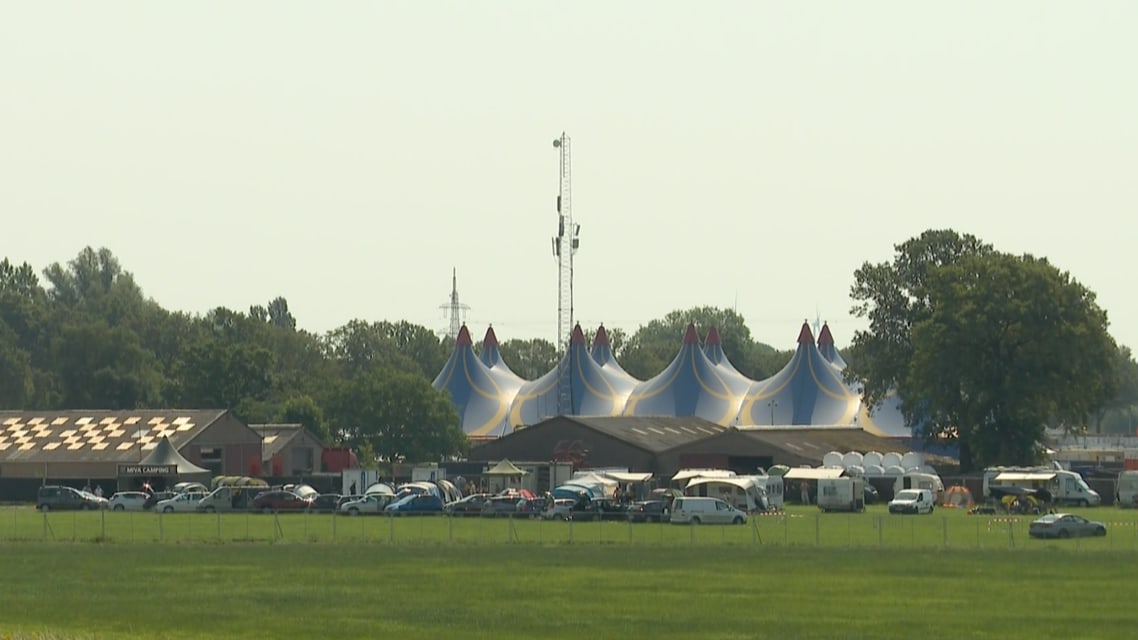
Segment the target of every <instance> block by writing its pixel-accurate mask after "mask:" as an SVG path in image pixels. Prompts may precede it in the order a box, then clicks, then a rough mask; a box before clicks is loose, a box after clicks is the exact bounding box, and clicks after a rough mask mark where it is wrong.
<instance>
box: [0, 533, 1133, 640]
mask: <svg viewBox="0 0 1138 640" xmlns="http://www.w3.org/2000/svg"><path fill="white" fill-rule="evenodd" d="M1053 549H1054V547H1053V546H1048V547H1043V548H1041V549H1040V550H1036V551H1028V552H1024V553H1008V552H1007V551H994V550H987V551H958V550H949V551H927V550H909V549H892V550H877V549H866V550H859V551H854V552H851V551H849V550H841V549H827V548H823V549H807V548H793V547H781V548H770V547H759V548H754V547H736V546H715V545H713V546H698V547H694V548H685V547H663V548H661V547H649V546H636V545H633V546H628V545H548V546H539V545H508V544H498V545H493V544H487V545H483V546H477V547H475V546H461V545H404V546H395V547H392V546H388V545H383V544H361V543H343V544H335V545H332V544H328V545H324V544H259V543H258V544H221V545H216V544H214V545H210V544H152V543H139V544H133V545H129V544H108V545H96V544H60V543H38V542H27V543H21V544H14V545H13V544H7V545H4V547H3V553H0V575H3V576H5V586H4V599H3V603H2V605H0V637H4V635H5V633H8V634H13V633H15V632H23V633H28V632H36V633H43V634H47V635H49V636H50V637H57V638H222V637H224V638H273V637H288V638H307V637H311V638H317V637H318V638H375V637H384V636H387V635H389V634H391V635H396V636H397V637H400V638H439V637H458V638H493V639H495V640H502V639H504V638H534V637H541V638H582V637H587V638H641V637H668V638H755V637H780V638H912V637H914V636H918V637H923V638H990V637H1000V638H1040V637H1078V638H1129V637H1133V634H1134V628H1135V625H1136V624H1138V612H1136V611H1135V609H1134V607H1133V606H1132V589H1130V584H1131V583H1132V567H1133V566H1134V559H1135V558H1134V554H1133V553H1132V552H1109V551H1105V552H1102V553H1090V554H1078V553H1057V552H1055V551H1054V550H1053Z"/></svg>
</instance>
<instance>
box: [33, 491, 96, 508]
mask: <svg viewBox="0 0 1138 640" xmlns="http://www.w3.org/2000/svg"><path fill="white" fill-rule="evenodd" d="M100 507H101V505H100V499H99V498H96V497H95V496H94V495H93V494H90V493H87V492H85V491H79V490H78V489H72V488H71V487H63V486H59V485H47V486H43V487H40V488H39V491H37V492H36V509H39V510H40V511H63V510H72V511H74V510H76V509H91V510H94V509H99V508H100Z"/></svg>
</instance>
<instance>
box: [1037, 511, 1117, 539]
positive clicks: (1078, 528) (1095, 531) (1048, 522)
mask: <svg viewBox="0 0 1138 640" xmlns="http://www.w3.org/2000/svg"><path fill="white" fill-rule="evenodd" d="M1027 533H1028V535H1030V536H1031V537H1033V538H1089V537H1092V536H1100V537H1101V536H1105V535H1106V525H1105V524H1103V523H1101V522H1094V521H1093V520H1087V519H1086V518H1084V517H1083V516H1080V515H1076V514H1074V513H1049V514H1047V515H1045V516H1043V517H1042V518H1039V519H1037V520H1034V521H1033V522H1032V523H1031V525H1030V526H1029V527H1028V529H1027Z"/></svg>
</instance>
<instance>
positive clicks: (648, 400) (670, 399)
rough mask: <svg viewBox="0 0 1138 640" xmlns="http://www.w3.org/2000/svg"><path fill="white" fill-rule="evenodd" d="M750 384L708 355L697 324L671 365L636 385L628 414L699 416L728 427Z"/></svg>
mask: <svg viewBox="0 0 1138 640" xmlns="http://www.w3.org/2000/svg"><path fill="white" fill-rule="evenodd" d="M748 386H749V385H748V381H747V380H745V379H739V378H735V377H733V376H729V375H727V374H726V372H725V371H724V370H723V369H721V368H720V367H718V366H716V365H715V363H713V362H712V361H711V360H710V359H709V358H708V357H707V354H705V353H704V351H703V349H702V348H700V346H699V334H698V333H696V330H695V324H694V323H693V324H689V325H688V327H687V330H686V331H685V332H684V341H683V344H682V345H681V346H680V350H679V353H677V354H676V357H675V358H674V359H673V360H672V362H671V363H670V364H669V365H668V366H667V368H665V369H664V371H662V372H661V373H660V374H659V375H657V376H655V377H654V378H650V379H648V380H645V381H644V382H642V383H640V384H638V385H636V388H635V389H633V391H632V394H631V395H630V396H629V397H628V404H627V406H625V409H624V415H626V416H676V417H687V416H696V417H700V418H703V419H705V420H709V421H711V422H715V423H717V424H721V425H724V426H727V425H730V424H732V423H733V422H734V419H735V416H736V415H737V414H738V411H739V406H740V404H741V402H742V399H743V394H744V393H746V391H747V388H748Z"/></svg>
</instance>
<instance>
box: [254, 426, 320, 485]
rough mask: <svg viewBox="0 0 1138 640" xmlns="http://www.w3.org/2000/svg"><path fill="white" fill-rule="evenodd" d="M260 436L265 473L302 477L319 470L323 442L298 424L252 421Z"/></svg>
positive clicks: (262, 463)
mask: <svg viewBox="0 0 1138 640" xmlns="http://www.w3.org/2000/svg"><path fill="white" fill-rule="evenodd" d="M249 428H250V429H252V430H253V431H256V432H257V433H258V434H260V436H261V447H262V449H261V465H262V469H263V473H264V474H265V475H272V476H278V477H279V476H305V475H310V474H312V473H315V472H317V471H320V459H321V455H322V454H323V452H324V445H323V444H321V443H320V441H319V440H317V439H316V437H315V436H313V435H312V434H311V433H309V432H308V431H307V430H306V429H305V428H304V425H301V424H251V425H249Z"/></svg>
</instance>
